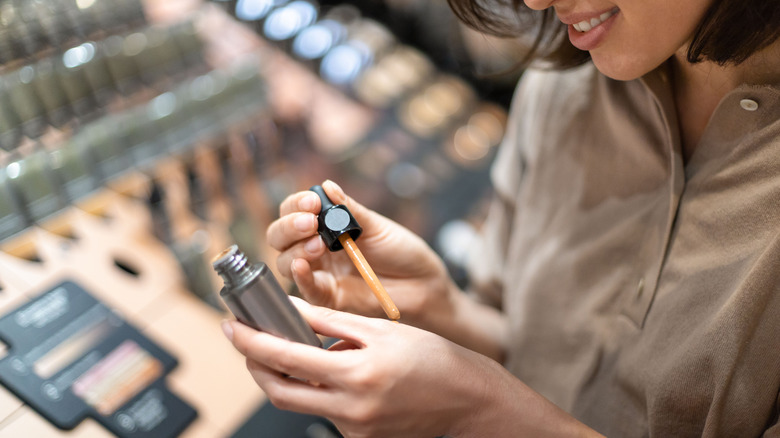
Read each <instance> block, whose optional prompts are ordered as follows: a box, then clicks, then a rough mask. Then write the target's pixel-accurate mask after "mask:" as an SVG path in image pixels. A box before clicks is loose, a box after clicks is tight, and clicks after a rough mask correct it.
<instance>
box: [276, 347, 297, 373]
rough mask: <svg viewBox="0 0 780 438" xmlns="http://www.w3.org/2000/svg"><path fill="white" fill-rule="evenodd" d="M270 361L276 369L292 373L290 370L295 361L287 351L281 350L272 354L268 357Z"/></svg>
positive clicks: (293, 366)
mask: <svg viewBox="0 0 780 438" xmlns="http://www.w3.org/2000/svg"><path fill="white" fill-rule="evenodd" d="M270 362H271V366H272V367H273V368H274V369H275V370H277V371H282V372H284V373H287V374H292V371H294V370H295V364H296V361H295V360H294V359H293V357H292V355H291V354H290V353H289V352H287V351H281V352H279V353H278V354H275V355H273V356H272V357H271V358H270Z"/></svg>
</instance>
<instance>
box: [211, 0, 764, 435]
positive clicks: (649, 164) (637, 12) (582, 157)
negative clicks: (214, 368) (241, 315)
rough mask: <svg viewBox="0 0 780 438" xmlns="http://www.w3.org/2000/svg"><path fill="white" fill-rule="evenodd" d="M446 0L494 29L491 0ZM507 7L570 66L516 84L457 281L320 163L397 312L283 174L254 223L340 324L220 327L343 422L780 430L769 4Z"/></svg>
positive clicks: (734, 0)
mask: <svg viewBox="0 0 780 438" xmlns="http://www.w3.org/2000/svg"><path fill="white" fill-rule="evenodd" d="M512 3H517V2H514V1H513V2H512ZM451 4H453V6H454V8H455V10H456V11H457V12H458V14H459V15H461V17H462V18H464V19H466V21H467V22H469V23H471V24H479V23H482V24H484V25H485V26H486V27H488V28H490V29H492V30H503V29H504V28H503V27H502V26H503V25H504V24H506V23H505V22H504V21H502V20H501V19H500V18H496V17H506V15H502V14H497V15H495V16H491V15H490V11H491V10H492V9H490V5H486V7H481V6H480V5H478V4H475V3H473V2H471V1H465V0H464V1H460V0H453V1H452V2H451ZM513 7H514V8H515V9H516V10H517V11H518V12H519V13H520V15H521V16H526V14H529V13H533V12H534V11H536V12H538V13H539V14H542V15H543V16H542V17H541V20H542V21H541V23H543V25H539V24H537V25H536V26H535V29H537V30H540V32H542V34H543V35H542V36H541V37H539V39H537V44H536V45H535V52H534V56H536V57H537V58H544V59H547V60H548V64H549V63H552V64H554V65H558V66H566V67H570V68H568V69H565V70H561V71H552V70H549V69H548V70H537V69H533V68H532V69H529V70H528V71H527V72H526V73H525V74H524V76H523V79H522V81H521V83H520V85H519V87H518V90H517V92H516V95H515V98H514V101H513V108H512V119H511V122H510V128H509V129H508V132H507V134H506V138H505V142H504V145H503V146H502V149H501V152H500V154H499V156H498V157H497V159H496V162H495V165H494V169H493V175H492V176H493V182H494V185H495V189H496V193H497V196H496V199H495V202H494V203H493V205H492V208H491V211H490V215H489V218H488V221H487V223H486V224H485V227H484V236H483V238H482V239H481V241H480V245H479V248H477V249H475V251H474V257H473V259H474V263H473V264H472V268H473V269H472V279H473V283H474V286H473V288H474V290H473V291H471V292H474V293H473V294H464V293H462V292H461V291H459V290H457V288H456V286H455V285H454V284H453V283H452V281H450V280H449V279H448V277H447V274H446V271H445V269H444V267H443V264H442V262H441V261H440V260H439V259H438V258H437V257H436V255H435V254H434V253H433V252H432V251H431V250H430V249H429V248H428V247H427V246H426V245H425V244H424V243H423V242H422V241H421V240H420V239H419V238H417V237H416V236H414V235H412V234H411V233H410V232H409V231H407V230H405V229H404V228H402V227H401V226H399V225H397V224H395V223H393V222H391V221H389V220H388V219H386V218H383V217H381V216H379V215H378V214H376V213H375V212H372V211H368V210H367V209H365V208H364V207H362V206H361V205H360V204H358V203H357V202H356V201H354V200H352V199H350V198H349V197H347V196H345V195H344V193H343V192H342V191H341V190H340V189H339V188H338V186H336V185H335V184H334V183H332V182H326V183H324V184H323V186H324V188H325V190H326V192H327V193H328V195H329V196H330V197H331V198H332V199H333V200H334V201H335V202H337V203H344V204H346V205H347V206H348V207H349V208H350V210H351V211H352V212H353V214H354V215H355V217H356V218H357V220H358V222H360V223H361V225H362V226H363V227H364V234H363V236H362V237H361V242H360V246H361V249H362V250H363V252H364V253H365V255H366V257H367V258H368V259H369V260H371V262H372V266H373V268H374V270H375V271H376V272H377V274H378V275H379V276H380V277H381V278H382V281H383V284H384V285H385V287H386V289H387V290H388V292H389V293H390V294H391V295H392V296H393V299H394V300H395V302H396V304H397V305H398V307H399V309H400V310H401V315H402V316H403V322H404V323H405V324H400V325H399V324H393V323H391V322H389V321H385V320H382V319H375V318H367V317H365V316H380V315H381V311H380V310H379V307H378V305H376V304H375V302H374V299H373V297H372V296H371V294H370V293H368V292H367V290H366V287H365V285H364V284H363V282H362V279H361V278H360V277H359V276H358V275H357V273H356V272H355V271H354V269H353V268H352V266H351V264H350V262H349V261H348V260H347V259H346V256H344V255H343V254H341V253H332V254H331V253H328V252H327V251H326V250H325V248H324V245H323V243H322V241H321V240H320V238H319V237H318V236H317V235H316V222H315V213H316V212H317V211H318V210H319V200H318V198H317V197H316V196H315V195H314V194H313V193H310V192H300V193H296V194H293V195H291V196H290V197H288V198H287V199H286V200H285V201H284V202H283V204H282V205H281V217H280V218H279V219H278V220H277V221H275V222H274V223H273V224H272V225H271V227H270V228H269V230H268V239H269V242H270V243H271V244H272V245H273V246H274V247H275V248H276V249H278V250H280V255H279V257H278V260H277V263H278V266H279V269H280V270H281V271H282V272H283V273H284V274H285V275H290V276H291V277H292V278H293V279H294V280H295V281H296V283H297V284H298V286H299V288H300V290H301V291H302V293H303V295H304V296H305V297H306V298H307V299H308V300H309V301H310V302H311V303H313V304H317V305H322V306H326V307H331V308H334V309H339V310H341V311H346V312H350V313H343V312H341V311H336V310H329V309H325V308H322V307H315V306H312V305H309V304H306V303H304V302H302V301H299V302H297V305H298V307H299V308H300V310H301V312H302V313H303V314H304V315H305V317H306V318H307V319H308V321H309V322H310V324H311V325H312V327H313V328H314V330H315V331H317V332H319V333H321V334H323V335H326V336H331V337H335V338H339V339H342V340H343V341H341V342H340V343H337V344H336V345H335V346H334V347H333V348H331V349H330V351H325V350H319V349H315V348H311V347H307V346H303V345H295V344H292V343H290V342H286V341H284V340H281V339H278V338H274V337H273V336H270V335H267V334H264V333H258V332H255V331H253V330H251V329H249V328H247V327H245V326H243V325H241V324H238V323H235V322H232V323H226V324H225V326H224V329H225V332H226V334H227V336H228V338H230V339H231V340H232V342H233V343H234V345H235V346H236V348H237V349H238V350H239V351H241V352H242V353H243V354H245V355H246V356H247V364H248V367H249V370H250V372H251V373H252V375H253V376H254V378H255V380H256V381H257V383H258V384H259V385H260V386H261V387H262V388H263V389H264V390H265V391H266V393H267V394H268V396H269V398H270V399H271V401H272V402H273V403H274V404H276V405H277V406H280V407H282V408H284V409H292V410H296V411H300V412H306V413H312V414H317V415H322V416H326V417H328V418H330V419H331V420H333V421H334V423H335V424H336V425H337V426H338V427H339V429H340V430H341V431H342V432H343V433H344V434H345V435H346V436H349V437H384V436H420V437H429V436H437V435H445V434H446V435H449V436H453V437H458V436H463V437H472V436H490V437H499V436H501V437H504V436H509V437H515V436H525V435H530V436H541V435H565V436H571V435H597V434H598V433H603V434H606V435H609V436H646V435H654V436H701V435H705V436H734V435H739V436H757V435H762V434H766V435H775V434H778V433H780V425H778V408H779V407H778V405H779V404H780V398H779V397H778V396H779V394H780V392H779V391H780V354H777V352H778V351H780V336H778V335H780V232H779V231H778V230H780V208H778V203H779V202H780V40H778V34H779V33H780V26H778V23H780V3H778V2H766V1H759V0H691V1H687V2H679V1H677V0H647V1H640V0H608V1H601V0H525V6H523V5H519V4H515V5H514V6H513ZM531 10H534V11H531ZM539 11H542V12H539ZM550 20H559V21H560V23H554V22H552V21H550ZM561 23H562V24H561ZM561 32H563V33H564V34H567V35H566V36H567V37H568V38H566V39H563V40H561V39H560V38H557V39H556V38H555V35H556V34H560V33H561ZM571 45H573V46H576V47H577V48H578V49H579V51H575V50H572V48H571ZM588 59H591V60H592V62H591V61H588ZM537 65H538V64H537ZM475 297H476V298H475ZM355 314H360V315H365V316H358V315H355ZM434 333H435V334H434ZM499 363H501V364H503V366H501V365H499ZM285 375H293V376H296V377H299V378H301V379H303V380H301V379H289V378H285ZM312 382H317V383H312Z"/></svg>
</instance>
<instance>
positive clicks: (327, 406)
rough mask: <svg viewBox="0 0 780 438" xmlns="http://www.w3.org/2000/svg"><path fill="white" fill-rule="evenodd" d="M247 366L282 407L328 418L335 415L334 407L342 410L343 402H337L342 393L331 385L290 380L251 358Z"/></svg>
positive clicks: (275, 403)
mask: <svg viewBox="0 0 780 438" xmlns="http://www.w3.org/2000/svg"><path fill="white" fill-rule="evenodd" d="M246 367H247V369H248V370H249V372H250V373H251V374H252V378H254V379H255V382H257V384H258V385H259V386H260V387H261V388H263V391H265V394H266V395H267V396H268V398H269V399H270V400H271V402H272V403H273V404H274V406H276V407H277V408H279V409H284V410H290V411H295V412H300V413H303V414H310V415H319V416H322V417H324V416H332V415H333V414H334V411H333V409H334V406H339V407H337V408H336V409H341V406H342V405H343V404H342V403H335V402H334V400H336V399H337V398H338V394H336V393H334V391H332V390H330V389H329V388H326V387H322V386H319V385H317V386H315V385H312V384H310V383H307V382H304V381H301V380H297V379H290V378H288V377H285V376H284V375H283V374H281V373H279V372H276V371H274V370H273V369H271V368H268V367H266V366H265V365H263V364H261V363H259V362H257V361H254V360H252V359H247V361H246Z"/></svg>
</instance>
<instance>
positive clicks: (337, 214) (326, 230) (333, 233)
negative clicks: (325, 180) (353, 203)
mask: <svg viewBox="0 0 780 438" xmlns="http://www.w3.org/2000/svg"><path fill="white" fill-rule="evenodd" d="M309 190H311V191H312V192H314V193H316V194H317V196H319V197H320V203H321V205H322V208H321V209H320V214H319V216H318V217H317V224H318V227H317V232H319V233H320V236H321V237H322V240H324V241H325V246H327V247H328V249H329V250H330V251H338V250H340V249H343V248H344V247H343V246H342V245H341V242H339V236H341V235H342V234H345V233H347V234H349V237H351V238H352V240H357V238H358V237H360V234H361V233H362V232H363V228H361V227H360V225H359V224H358V223H357V221H356V220H355V218H354V217H353V216H352V213H350V212H349V209H347V206H346V205H342V204H334V203H333V201H331V200H330V198H328V195H326V194H325V190H323V189H322V186H319V185H316V186H312V188H310V189H309Z"/></svg>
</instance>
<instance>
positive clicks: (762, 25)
mask: <svg viewBox="0 0 780 438" xmlns="http://www.w3.org/2000/svg"><path fill="white" fill-rule="evenodd" d="M447 1H448V3H449V4H450V7H451V8H452V10H453V11H454V12H455V15H456V16H458V18H460V20H461V21H463V22H464V23H465V24H466V25H468V26H470V27H472V28H474V29H476V30H478V31H481V32H486V33H490V34H492V35H496V36H500V37H517V36H521V35H529V34H531V35H533V40H532V41H531V42H529V49H528V52H527V53H526V54H525V56H524V57H523V59H522V60H521V61H520V63H519V64H520V65H519V66H520V67H522V66H527V65H528V64H529V63H530V62H532V61H535V60H543V61H547V62H549V63H550V64H551V65H552V66H553V67H555V68H568V67H574V66H577V65H580V64H583V63H585V62H587V61H588V60H589V59H590V55H589V54H588V52H584V51H581V50H578V49H577V48H575V47H574V46H572V45H571V43H570V42H569V39H568V38H566V32H567V29H566V28H567V26H566V25H565V24H563V23H561V22H560V21H558V20H557V18H556V17H555V12H554V11H553V10H552V8H547V9H545V10H543V11H535V10H532V9H530V8H528V7H527V6H526V5H525V4H524V3H523V1H522V0H447ZM682 1H685V0H682ZM506 11H510V13H509V14H506V13H504V12H506ZM778 23H780V0H713V2H712V4H711V5H710V7H709V9H708V10H707V11H706V12H705V14H704V17H703V18H702V21H701V23H699V26H698V27H697V28H696V30H695V32H694V34H693V39H692V41H691V44H690V46H689V47H688V55H687V58H688V61H689V62H691V63H697V62H700V61H704V60H709V61H714V62H716V63H718V64H720V65H726V64H734V65H736V64H739V63H741V62H743V61H745V60H746V59H748V58H749V57H750V56H751V55H752V54H754V53H755V52H757V51H759V50H761V49H763V48H764V47H767V46H768V45H770V44H772V43H773V42H774V41H775V40H777V39H778V37H780V25H778Z"/></svg>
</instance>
